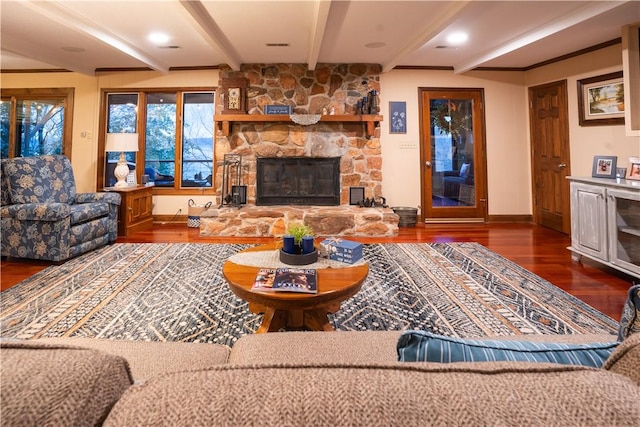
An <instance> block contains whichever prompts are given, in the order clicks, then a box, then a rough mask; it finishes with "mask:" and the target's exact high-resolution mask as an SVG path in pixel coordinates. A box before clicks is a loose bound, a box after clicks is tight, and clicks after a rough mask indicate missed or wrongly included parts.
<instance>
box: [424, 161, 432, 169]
mask: <svg viewBox="0 0 640 427" xmlns="http://www.w3.org/2000/svg"><path fill="white" fill-rule="evenodd" d="M424 165H425V166H426V167H428V168H430V167H431V162H430V161H428V160H427V161H426V162H424Z"/></svg>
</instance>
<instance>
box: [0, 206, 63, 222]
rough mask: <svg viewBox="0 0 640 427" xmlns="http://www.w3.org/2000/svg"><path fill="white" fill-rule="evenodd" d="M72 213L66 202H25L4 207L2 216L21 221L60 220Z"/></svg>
mask: <svg viewBox="0 0 640 427" xmlns="http://www.w3.org/2000/svg"><path fill="white" fill-rule="evenodd" d="M69 215H71V205H68V204H66V203H24V204H21V205H8V206H3V207H2V217H3V218H4V217H9V218H14V219H17V220H20V221H60V220H63V219H65V218H66V217H68V216H69Z"/></svg>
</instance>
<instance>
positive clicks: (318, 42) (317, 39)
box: [307, 0, 331, 70]
mask: <svg viewBox="0 0 640 427" xmlns="http://www.w3.org/2000/svg"><path fill="white" fill-rule="evenodd" d="M330 9H331V0H318V1H316V2H315V5H314V16H313V23H312V28H311V37H310V44H309V57H308V59H307V67H308V68H309V70H315V69H316V65H318V57H319V56H320V48H321V47H322V39H323V38H324V32H325V30H326V28H327V21H328V20H329V10H330Z"/></svg>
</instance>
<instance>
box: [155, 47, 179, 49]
mask: <svg viewBox="0 0 640 427" xmlns="http://www.w3.org/2000/svg"><path fill="white" fill-rule="evenodd" d="M158 49H180V46H158Z"/></svg>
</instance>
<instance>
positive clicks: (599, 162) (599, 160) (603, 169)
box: [591, 156, 618, 178]
mask: <svg viewBox="0 0 640 427" xmlns="http://www.w3.org/2000/svg"><path fill="white" fill-rule="evenodd" d="M617 159H618V158H617V157H616V156H595V157H594V158H593V168H592V171H591V176H592V177H594V178H615V177H616V161H617Z"/></svg>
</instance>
